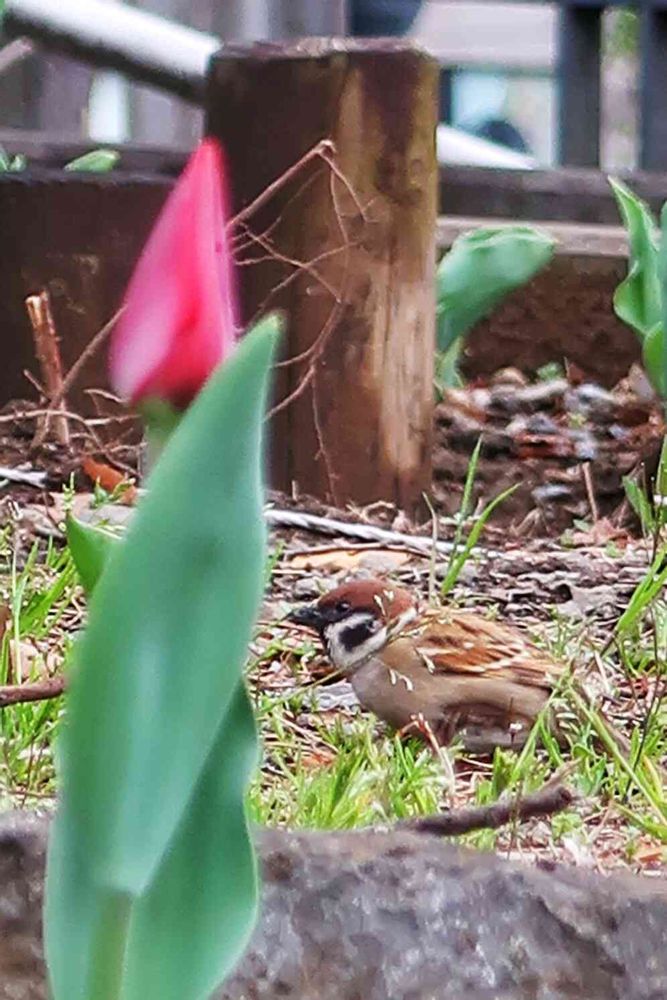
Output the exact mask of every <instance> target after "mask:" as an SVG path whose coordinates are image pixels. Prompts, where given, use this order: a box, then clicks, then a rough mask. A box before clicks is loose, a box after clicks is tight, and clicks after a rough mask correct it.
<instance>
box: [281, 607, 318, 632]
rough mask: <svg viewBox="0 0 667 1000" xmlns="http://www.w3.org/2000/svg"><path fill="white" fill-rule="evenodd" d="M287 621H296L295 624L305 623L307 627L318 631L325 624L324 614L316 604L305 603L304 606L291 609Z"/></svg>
mask: <svg viewBox="0 0 667 1000" xmlns="http://www.w3.org/2000/svg"><path fill="white" fill-rule="evenodd" d="M287 621H290V622H294V624H295V625H305V627H306V628H312V629H314V630H315V631H316V632H318V631H319V630H320V628H321V627H322V625H323V624H324V615H323V614H322V612H321V611H320V610H319V609H318V607H317V605H316V604H304V605H303V607H301V608H296V609H295V610H294V611H290V613H289V614H288V615H287Z"/></svg>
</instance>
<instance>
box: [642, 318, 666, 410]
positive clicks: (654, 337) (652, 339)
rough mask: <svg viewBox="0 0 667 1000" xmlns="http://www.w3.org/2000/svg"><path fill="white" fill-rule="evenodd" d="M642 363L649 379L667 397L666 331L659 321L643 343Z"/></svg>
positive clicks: (664, 398)
mask: <svg viewBox="0 0 667 1000" xmlns="http://www.w3.org/2000/svg"><path fill="white" fill-rule="evenodd" d="M642 363H643V365H644V369H645V371H646V374H647V375H648V377H649V381H650V383H651V385H652V386H653V388H654V389H655V391H656V392H657V393H658V395H659V396H660V397H661V398H662V399H663V400H666V399H667V368H666V366H665V333H664V329H663V326H662V323H658V324H657V326H655V327H654V328H653V329H652V330H649V332H648V333H647V334H646V337H645V338H644V343H643V344H642Z"/></svg>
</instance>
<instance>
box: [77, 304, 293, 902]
mask: <svg viewBox="0 0 667 1000" xmlns="http://www.w3.org/2000/svg"><path fill="white" fill-rule="evenodd" d="M277 331H278V321H277V319H276V318H274V317H271V318H269V319H268V320H265V321H264V322H263V323H261V324H260V325H259V327H258V328H256V329H255V330H254V331H253V332H251V333H250V334H248V335H247V336H246V337H245V338H244V340H243V341H242V342H241V344H240V345H239V347H238V348H237V349H236V352H235V353H234V355H233V356H232V358H231V359H230V360H229V361H228V362H227V363H226V364H225V365H224V366H223V367H222V369H221V370H220V371H219V372H217V373H216V374H215V375H214V376H213V377H212V379H211V380H210V381H209V383H208V384H207V386H206V387H205V388H204V390H203V392H202V393H201V394H200V395H199V397H198V398H197V399H196V401H195V402H194V404H193V405H192V407H191V408H190V409H189V410H188V411H187V413H186V414H185V416H184V417H183V419H182V421H181V423H180V425H179V426H178V428H177V429H176V431H175V432H174V435H173V437H172V439H171V441H170V443H169V446H168V447H167V448H166V449H165V451H164V452H163V454H162V457H161V458H160V460H159V461H158V463H157V465H156V466H155V469H154V471H153V473H152V476H151V479H150V487H151V488H150V491H149V493H148V495H147V496H146V497H145V498H144V500H143V501H142V503H141V505H140V507H139V508H138V511H137V515H136V518H135V519H134V520H133V522H132V523H131V525H130V527H129V530H128V532H127V535H126V537H125V540H124V543H123V544H122V545H121V546H119V548H118V550H117V552H116V553H114V557H113V558H112V559H111V560H110V561H109V563H108V565H107V567H106V569H105V572H104V573H103V575H102V577H101V578H100V580H99V582H98V585H97V586H96V588H95V591H94V593H93V596H92V600H91V602H90V613H89V622H88V627H87V630H86V632H85V634H84V636H83V638H82V640H81V642H80V644H79V647H78V650H77V656H76V672H75V676H74V678H73V683H72V687H71V691H70V696H69V718H68V724H67V726H66V727H65V729H64V733H63V738H62V759H63V767H62V789H63V793H62V797H63V803H64V807H65V816H66V819H67V823H68V825H69V830H68V833H69V835H71V836H72V837H74V838H75V841H76V843H75V844H74V847H73V853H74V854H75V855H77V856H80V857H84V858H86V859H87V863H88V864H89V867H90V871H91V876H92V877H93V879H94V880H95V882H96V884H97V885H98V886H100V887H104V888H107V889H109V890H115V891H117V892H120V893H122V892H127V893H130V894H132V895H135V896H136V895H139V894H140V893H142V892H143V891H144V890H145V889H146V888H147V886H148V885H149V884H150V883H151V881H152V880H153V877H154V874H155V871H156V869H157V867H158V866H159V864H160V863H161V860H162V858H163V855H164V852H165V850H166V849H167V846H168V844H169V843H170V841H171V839H172V837H173V836H174V832H175V830H176V828H177V826H178V824H179V823H180V822H181V820H182V817H183V815H184V811H185V809H186V806H187V803H188V801H189V799H190V797H191V794H192V790H193V788H194V787H195V785H196V782H197V781H198V780H199V777H200V775H201V772H202V769H203V767H204V764H205V761H206V760H207V758H208V756H209V754H210V753H211V751H212V749H213V746H214V744H215V741H216V739H217V736H218V734H219V731H220V726H221V725H222V723H223V720H224V719H225V717H226V715H227V713H228V710H229V705H230V699H231V698H232V696H233V694H234V692H235V690H236V687H237V684H238V680H239V677H240V673H241V669H242V665H243V663H244V661H245V656H246V653H247V646H248V641H249V639H250V635H251V629H252V624H253V621H254V618H255V614H256V610H257V606H258V603H259V600H260V596H261V581H262V571H263V565H264V522H263V517H262V489H261V475H260V460H259V454H260V441H261V429H262V423H263V410H264V401H265V395H266V386H267V378H268V371H269V366H270V362H271V356H272V352H273V348H274V343H275V340H276V334H277Z"/></svg>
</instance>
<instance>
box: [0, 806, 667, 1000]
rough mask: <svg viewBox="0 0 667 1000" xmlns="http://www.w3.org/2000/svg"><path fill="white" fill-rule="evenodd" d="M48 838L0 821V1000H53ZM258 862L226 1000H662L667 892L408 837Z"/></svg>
mask: <svg viewBox="0 0 667 1000" xmlns="http://www.w3.org/2000/svg"><path fill="white" fill-rule="evenodd" d="M45 834H46V825H45V824H44V823H43V822H40V821H37V820H33V819H30V818H29V817H25V816H14V817H6V818H5V819H4V820H2V821H0V879H1V885H0V1000H46V992H45V987H44V982H43V967H42V963H41V958H40V944H39V923H40V906H41V878H42V871H43V864H44V838H45ZM258 847H259V853H260V857H261V860H262V866H263V870H264V899H263V908H262V917H261V920H260V923H259V925H258V927H257V929H256V932H255V935H254V938H253V940H252V942H251V944H250V947H249V949H248V951H247V953H246V955H245V956H244V958H243V960H242V962H241V963H240V966H239V968H238V969H237V971H236V973H235V975H234V976H233V977H232V978H231V979H230V980H229V981H228V982H227V984H226V985H225V986H224V987H223V988H222V989H221V990H219V991H218V993H217V994H216V1000H276V998H279V997H291V998H294V1000H362V998H363V1000H575V998H584V997H585V998H586V1000H665V998H667V949H666V948H665V940H666V938H667V883H665V882H664V881H662V880H651V879H640V878H634V877H631V876H618V875H616V876H612V877H609V878H603V877H601V876H595V875H593V874H590V873H588V872H582V871H581V870H578V869H568V868H565V867H561V866H554V868H553V870H548V871H547V870H543V869H539V868H533V867H524V866H522V865H519V864H516V863H510V862H506V861H503V860H502V859H500V858H498V857H496V856H495V855H493V854H478V853H474V852H472V851H467V850H463V849H460V848H457V847H454V846H452V845H449V844H446V843H443V842H442V841H440V840H438V839H436V838H434V837H427V836H417V835H415V834H410V833H405V832H398V831H394V832H387V833H381V832H371V831H359V832H355V833H320V834H312V833H311V834H308V833H300V834H296V833H288V832H285V831H280V830H267V831H263V832H261V833H259V834H258ZM147 1000H159V998H147Z"/></svg>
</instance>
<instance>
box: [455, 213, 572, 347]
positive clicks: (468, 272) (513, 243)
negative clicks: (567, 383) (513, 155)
mask: <svg viewBox="0 0 667 1000" xmlns="http://www.w3.org/2000/svg"><path fill="white" fill-rule="evenodd" d="M553 249H554V241H553V239H552V238H551V237H550V236H549V235H548V234H547V233H544V232H542V231H540V230H539V229H534V228H533V227H532V226H503V227H502V228H493V227H490V228H482V229H477V230H475V231H474V232H471V233H466V234H464V235H463V236H459V237H458V239H456V240H455V241H454V243H453V244H452V248H451V250H450V251H449V253H447V254H445V256H444V257H443V258H442V260H441V261H440V264H439V265H438V271H437V279H436V294H437V306H436V323H437V346H438V350H439V351H447V350H448V349H449V348H450V347H451V345H452V344H453V343H454V342H455V341H456V340H457V338H458V337H461V336H462V335H463V334H464V333H466V331H467V330H469V329H470V327H471V326H473V325H474V324H475V323H476V322H477V321H478V320H480V319H482V318H483V317H484V316H486V315H487V314H488V313H490V312H491V311H492V310H493V309H494V308H495V306H497V305H498V303H499V302H501V300H502V299H504V298H505V296H506V295H508V294H509V293H510V292H512V291H514V289H515V288H519V287H520V286H521V285H523V284H525V283H526V282H527V281H529V280H530V279H531V278H532V277H533V275H534V274H536V273H537V272H538V271H539V270H540V269H541V268H542V267H544V266H545V264H547V263H548V262H549V261H550V260H551V257H552V256H553Z"/></svg>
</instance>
